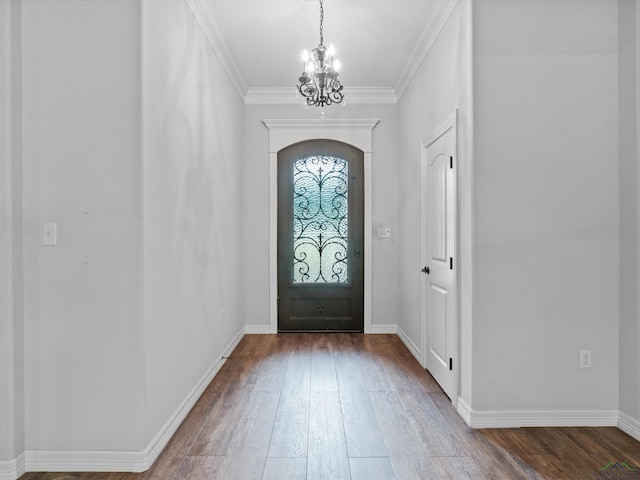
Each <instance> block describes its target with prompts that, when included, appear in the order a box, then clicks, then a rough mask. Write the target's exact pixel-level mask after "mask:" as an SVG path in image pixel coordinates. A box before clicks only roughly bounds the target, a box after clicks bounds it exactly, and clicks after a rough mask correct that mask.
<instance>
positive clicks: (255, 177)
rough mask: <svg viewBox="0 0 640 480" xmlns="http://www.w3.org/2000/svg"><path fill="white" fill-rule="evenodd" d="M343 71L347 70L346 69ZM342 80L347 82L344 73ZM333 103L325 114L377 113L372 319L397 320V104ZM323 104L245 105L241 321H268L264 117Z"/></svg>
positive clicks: (311, 112) (301, 112)
mask: <svg viewBox="0 0 640 480" xmlns="http://www.w3.org/2000/svg"><path fill="white" fill-rule="evenodd" d="M342 75H346V72H344V73H343V74H341V76H342ZM343 81H345V82H346V81H347V77H346V76H345V77H344V79H343ZM346 100H347V105H345V106H340V105H334V106H331V107H330V108H326V109H324V111H325V118H327V119H330V118H367V119H369V118H377V119H380V123H379V124H378V126H376V127H375V129H374V130H373V155H372V177H373V178H372V183H373V185H372V203H373V205H372V227H373V232H370V233H371V234H372V235H373V245H372V247H373V267H372V268H373V272H372V282H373V285H372V289H373V300H372V301H373V306H372V313H373V318H372V323H373V329H374V331H375V328H376V325H397V323H398V295H399V290H398V276H397V262H398V244H399V243H398V242H399V238H400V236H401V232H400V231H399V228H398V222H397V213H396V212H397V208H398V207H397V205H398V167H397V165H398V162H399V158H398V154H397V149H396V146H397V113H396V106H395V105H350V104H349V103H348V97H347V98H346ZM321 111H322V109H320V108H315V107H309V108H308V109H305V108H304V107H303V106H302V102H301V104H300V105H247V106H245V119H244V123H245V126H244V145H245V154H244V164H245V171H244V214H243V216H244V232H245V239H244V256H245V265H244V298H245V323H246V324H247V325H250V326H251V327H250V328H253V327H258V328H259V327H262V328H267V327H268V326H269V294H270V293H269V214H270V212H269V131H268V130H267V128H266V127H265V126H264V125H263V124H262V123H261V121H262V120H263V119H298V118H312V119H318V118H320V112H321ZM382 226H386V227H390V228H391V232H392V238H391V239H378V238H375V231H376V228H377V227H382Z"/></svg>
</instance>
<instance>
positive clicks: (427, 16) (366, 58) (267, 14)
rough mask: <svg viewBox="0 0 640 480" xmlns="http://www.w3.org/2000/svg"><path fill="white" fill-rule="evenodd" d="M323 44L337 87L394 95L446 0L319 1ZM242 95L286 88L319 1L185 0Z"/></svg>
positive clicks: (314, 32) (313, 31) (314, 30)
mask: <svg viewBox="0 0 640 480" xmlns="http://www.w3.org/2000/svg"><path fill="white" fill-rule="evenodd" d="M323 3H324V29H323V30H324V44H325V45H326V46H328V45H330V44H333V45H334V46H335V48H336V57H337V58H338V59H339V60H340V63H341V65H342V67H341V73H340V80H341V82H342V84H343V85H344V86H345V89H354V88H355V89H369V90H371V89H374V90H375V89H377V90H378V91H385V90H386V91H387V92H391V93H392V94H393V95H394V96H395V94H396V93H398V90H399V89H402V88H403V87H402V85H403V84H405V83H406V82H407V80H408V79H407V77H408V76H410V75H411V73H410V72H411V67H412V64H415V63H416V58H417V57H418V56H419V53H420V50H421V48H423V44H424V43H425V42H426V40H427V37H428V36H429V34H430V32H431V31H433V30H434V28H435V24H436V23H437V22H438V20H439V19H440V18H442V17H443V16H444V14H443V11H444V10H445V9H446V6H447V3H449V4H451V3H455V1H454V0H324V2H323ZM191 4H192V5H196V7H197V9H198V10H199V11H200V13H201V14H202V15H203V16H204V17H206V21H207V23H208V24H209V27H210V29H211V30H212V33H213V36H214V37H216V38H215V42H216V43H217V44H218V47H219V50H221V51H222V52H223V54H224V55H225V56H226V57H227V59H226V62H227V67H228V70H231V71H230V73H231V75H232V77H235V81H236V82H237V83H238V84H239V87H237V88H238V89H239V90H244V91H245V95H246V94H247V93H248V94H251V92H255V91H259V90H262V91H265V90H270V91H277V90H278V89H288V91H292V90H291V89H293V88H294V87H295V85H296V83H297V79H298V77H299V76H300V73H301V71H302V60H301V58H300V56H301V53H302V51H303V50H305V49H307V50H309V51H310V50H312V49H313V48H315V47H316V46H317V45H318V43H319V41H320V33H319V25H320V3H319V0H192V1H191Z"/></svg>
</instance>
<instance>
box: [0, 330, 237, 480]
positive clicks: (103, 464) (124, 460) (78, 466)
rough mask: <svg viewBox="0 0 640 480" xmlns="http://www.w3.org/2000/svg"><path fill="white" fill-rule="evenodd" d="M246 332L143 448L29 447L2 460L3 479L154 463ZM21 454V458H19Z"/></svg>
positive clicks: (0, 472)
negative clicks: (95, 449) (40, 448)
mask: <svg viewBox="0 0 640 480" xmlns="http://www.w3.org/2000/svg"><path fill="white" fill-rule="evenodd" d="M244 335H245V330H244V328H243V329H241V330H240V331H239V332H238V333H237V334H236V336H235V337H234V338H233V340H232V341H231V343H229V345H228V346H227V347H226V348H225V350H224V351H223V352H222V355H221V356H220V358H219V359H218V360H217V361H216V362H215V363H214V364H213V365H212V366H211V367H210V368H209V369H208V370H207V372H206V373H205V374H204V375H203V376H202V378H200V380H199V381H198V383H197V384H196V385H195V386H194V387H193V389H192V390H191V392H189V394H188V395H187V396H186V397H185V399H184V400H183V401H182V403H181V404H180V405H179V406H178V408H177V409H176V410H175V412H174V413H173V415H171V417H170V418H169V419H168V420H167V421H166V422H165V424H164V425H163V426H162V428H161V429H160V431H158V433H157V434H156V436H155V437H154V438H153V440H151V442H150V443H149V445H148V446H147V448H145V449H144V450H142V451H33V450H30V451H27V452H25V453H24V454H23V455H22V456H21V457H18V459H16V460H12V461H10V462H0V480H15V479H17V478H18V477H19V476H20V475H22V474H23V473H25V471H27V472H43V471H47V472H143V471H145V470H147V469H149V468H150V467H151V465H153V463H154V462H155V461H156V459H157V458H158V456H159V455H160V453H161V452H162V450H163V449H164V447H165V446H166V445H167V443H168V442H169V440H170V439H171V437H172V436H173V435H174V434H175V432H176V430H177V429H178V427H179V426H180V424H181V423H182V422H183V420H184V419H185V417H186V416H187V415H188V414H189V412H190V411H191V408H192V407H193V405H194V404H195V403H196V402H197V401H198V399H199V398H200V396H201V395H202V393H203V392H204V390H205V389H206V388H207V386H208V385H209V383H211V380H213V378H214V377H215V376H216V374H217V373H218V372H219V371H220V368H222V365H224V363H225V362H226V360H225V359H224V358H222V357H227V356H229V354H230V353H231V352H232V351H233V349H234V348H236V346H237V345H238V343H239V342H240V340H242V337H244ZM21 458H22V460H20V459H21Z"/></svg>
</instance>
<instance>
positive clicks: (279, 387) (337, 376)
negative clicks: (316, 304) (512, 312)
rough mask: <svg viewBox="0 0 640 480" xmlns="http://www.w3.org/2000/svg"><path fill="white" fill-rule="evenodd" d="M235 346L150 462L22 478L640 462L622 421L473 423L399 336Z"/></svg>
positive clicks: (128, 478)
mask: <svg viewBox="0 0 640 480" xmlns="http://www.w3.org/2000/svg"><path fill="white" fill-rule="evenodd" d="M232 357H233V358H232V359H231V360H229V361H227V363H226V364H225V365H224V367H223V368H222V369H221V370H220V372H219V373H218V375H217V376H216V378H215V379H214V380H213V382H212V383H211V384H210V385H209V387H208V388H207V390H206V391H205V392H204V394H203V395H202V397H201V398H200V400H199V401H198V402H197V403H196V405H195V406H194V408H193V409H192V411H191V412H190V414H189V415H188V416H187V418H186V419H185V421H184V422H183V424H182V425H181V426H180V428H179V429H178V431H177V432H176V434H175V435H174V437H173V438H172V439H171V441H170V442H169V444H168V445H167V447H166V448H165V450H164V451H163V453H162V454H161V455H160V457H159V458H158V460H157V461H156V463H155V464H154V465H153V467H152V468H151V469H150V470H148V471H147V472H145V473H142V474H132V473H69V474H59V473H27V474H25V475H23V476H22V477H21V480H54V479H55V480H66V479H77V480H151V479H161V480H164V479H166V480H182V479H191V480H201V479H216V480H226V479H233V480H245V479H246V480H249V479H263V480H297V479H300V480H303V479H309V480H311V479H314V480H315V479H327V480H340V479H351V480H361V479H362V480H386V479H392V478H393V479H399V480H405V479H407V480H410V479H441V480H445V479H447V480H449V479H474V480H478V479H486V480H490V479H495V480H509V479H549V480H564V479H566V480H578V479H580V480H582V479H594V478H597V477H596V475H595V470H597V469H602V468H603V467H605V466H606V465H607V464H609V462H626V463H627V464H628V465H630V466H631V467H639V466H640V443H639V442H637V441H635V440H634V439H632V438H631V437H629V436H628V435H626V434H625V433H623V432H621V431H620V430H618V429H616V428H613V427H611V428H608V427H606V428H518V429H491V430H473V429H470V428H469V427H467V425H466V424H465V423H464V421H463V420H462V419H461V418H460V417H459V416H458V414H457V413H456V412H455V411H454V409H453V408H452V406H451V402H450V401H449V399H448V398H447V397H446V395H445V394H444V393H443V392H442V390H441V389H440V387H439V386H438V384H437V383H436V382H435V381H434V380H433V378H432V377H431V376H430V375H429V373H428V372H426V371H425V370H423V369H422V368H421V367H420V365H419V364H418V363H417V362H416V361H415V359H414V358H413V357H412V356H411V354H410V352H409V351H408V350H407V349H406V348H405V347H404V345H403V344H402V342H401V341H400V340H399V338H398V337H396V336H395V335H367V336H365V335H361V334H280V335H247V336H246V337H245V338H244V339H243V340H242V341H241V342H240V344H239V345H238V347H237V348H236V350H235V351H234V352H233V354H232ZM632 478H637V477H632Z"/></svg>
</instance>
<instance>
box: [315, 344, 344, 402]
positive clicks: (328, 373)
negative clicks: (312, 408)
mask: <svg viewBox="0 0 640 480" xmlns="http://www.w3.org/2000/svg"><path fill="white" fill-rule="evenodd" d="M316 338H317V339H318V340H317V341H314V342H313V344H312V347H311V391H312V392H337V391H338V380H337V377H336V367H335V363H334V360H333V349H331V348H330V343H329V341H328V337H327V336H326V335H316Z"/></svg>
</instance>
